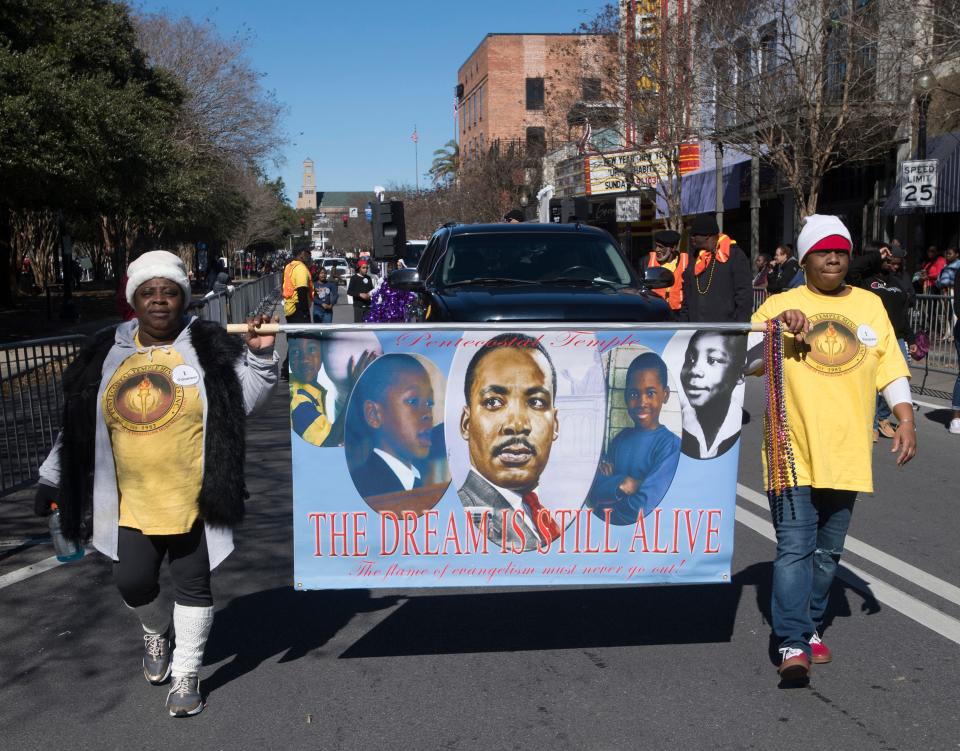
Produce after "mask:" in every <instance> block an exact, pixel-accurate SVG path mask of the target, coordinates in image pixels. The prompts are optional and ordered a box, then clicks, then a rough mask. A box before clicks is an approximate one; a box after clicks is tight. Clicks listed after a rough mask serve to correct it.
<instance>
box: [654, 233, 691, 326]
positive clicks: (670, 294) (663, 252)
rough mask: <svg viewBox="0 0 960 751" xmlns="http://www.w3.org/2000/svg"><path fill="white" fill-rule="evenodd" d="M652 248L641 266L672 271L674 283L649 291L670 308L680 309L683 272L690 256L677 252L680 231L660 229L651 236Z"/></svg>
mask: <svg viewBox="0 0 960 751" xmlns="http://www.w3.org/2000/svg"><path fill="white" fill-rule="evenodd" d="M653 244H654V249H653V250H652V251H651V252H650V253H649V255H647V257H646V258H645V259H644V263H643V268H644V269H650V268H656V267H657V266H662V267H663V268H665V269H667V270H669V271H672V272H673V278H674V283H673V285H672V286H670V287H665V288H663V289H654V290H651V292H653V293H655V294H657V295H660V297H662V298H663V299H664V300H666V301H667V304H668V305H669V306H670V310H671V311H673V312H676V311H678V310H680V303H681V302H682V301H683V272H684V271H685V270H686V268H687V263H688V261H689V258H690V256H688V255H687V254H686V253H680V252H679V246H680V233H679V232H674V231H673V230H672V229H662V230H660V231H659V232H657V233H656V234H655V235H654V236H653Z"/></svg>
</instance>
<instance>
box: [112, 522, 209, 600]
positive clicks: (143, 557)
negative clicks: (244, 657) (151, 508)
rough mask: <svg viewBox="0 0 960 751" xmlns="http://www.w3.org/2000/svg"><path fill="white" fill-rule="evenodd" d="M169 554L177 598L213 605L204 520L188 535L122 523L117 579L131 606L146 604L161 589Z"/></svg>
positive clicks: (114, 575) (114, 570) (115, 565)
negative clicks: (155, 531) (162, 567)
mask: <svg viewBox="0 0 960 751" xmlns="http://www.w3.org/2000/svg"><path fill="white" fill-rule="evenodd" d="M165 555H167V556H169V560H170V576H171V578H172V579H173V587H174V590H175V596H176V602H177V603H179V604H180V605H191V606H194V607H210V606H211V605H213V595H212V594H211V593H210V559H209V557H208V556H207V536H206V535H205V534H204V531H203V522H202V521H197V522H196V523H195V524H194V525H193V529H191V530H190V531H189V532H187V533H186V534H184V535H145V534H143V532H141V531H140V530H139V529H131V528H130V527H120V534H119V537H118V539H117V561H116V562H115V563H114V564H113V580H114V582H116V585H117V589H119V590H120V595H121V597H123V601H124V602H126V603H127V605H129V606H130V607H134V608H137V607H140V606H141V605H146V604H148V603H150V602H153V600H154V599H155V598H156V596H157V595H158V594H159V592H160V585H159V581H158V580H159V577H160V564H161V563H162V562H163V557H164V556H165Z"/></svg>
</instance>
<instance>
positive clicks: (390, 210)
mask: <svg viewBox="0 0 960 751" xmlns="http://www.w3.org/2000/svg"><path fill="white" fill-rule="evenodd" d="M371 226H372V227H373V257H374V258H375V259H376V260H378V261H390V260H393V259H395V258H399V257H401V256H402V255H403V253H404V251H405V250H406V247H407V228H406V225H405V224H404V221H403V201H384V202H383V203H375V204H373V222H371Z"/></svg>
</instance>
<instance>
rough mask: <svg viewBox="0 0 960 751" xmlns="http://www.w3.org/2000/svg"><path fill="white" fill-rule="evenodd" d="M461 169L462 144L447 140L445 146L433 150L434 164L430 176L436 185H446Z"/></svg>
mask: <svg viewBox="0 0 960 751" xmlns="http://www.w3.org/2000/svg"><path fill="white" fill-rule="evenodd" d="M459 169H460V144H458V143H457V142H456V141H453V140H451V141H447V142H446V143H445V144H444V145H443V148H441V149H437V150H436V151H434V152H433V165H432V166H431V167H430V176H431V177H432V178H433V184H434V185H446V184H447V183H449V182H450V181H451V180H453V179H454V178H455V177H456V176H457V170H459Z"/></svg>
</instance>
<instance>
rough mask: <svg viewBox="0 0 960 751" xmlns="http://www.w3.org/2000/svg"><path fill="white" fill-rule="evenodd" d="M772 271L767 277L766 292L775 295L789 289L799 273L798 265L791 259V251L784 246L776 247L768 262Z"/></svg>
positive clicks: (794, 259)
mask: <svg viewBox="0 0 960 751" xmlns="http://www.w3.org/2000/svg"><path fill="white" fill-rule="evenodd" d="M770 265H771V266H772V269H771V271H770V276H769V277H767V292H769V293H770V294H771V295H775V294H777V293H779V292H783V291H784V290H788V289H791V286H790V285H791V283H792V282H793V280H794V277H796V275H797V272H799V271H800V264H799V263H797V259H796V258H794V257H793V251H792V250H791V249H789V248H787V246H786V245H778V246H777V249H776V250H775V251H773V261H771V262H770Z"/></svg>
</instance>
